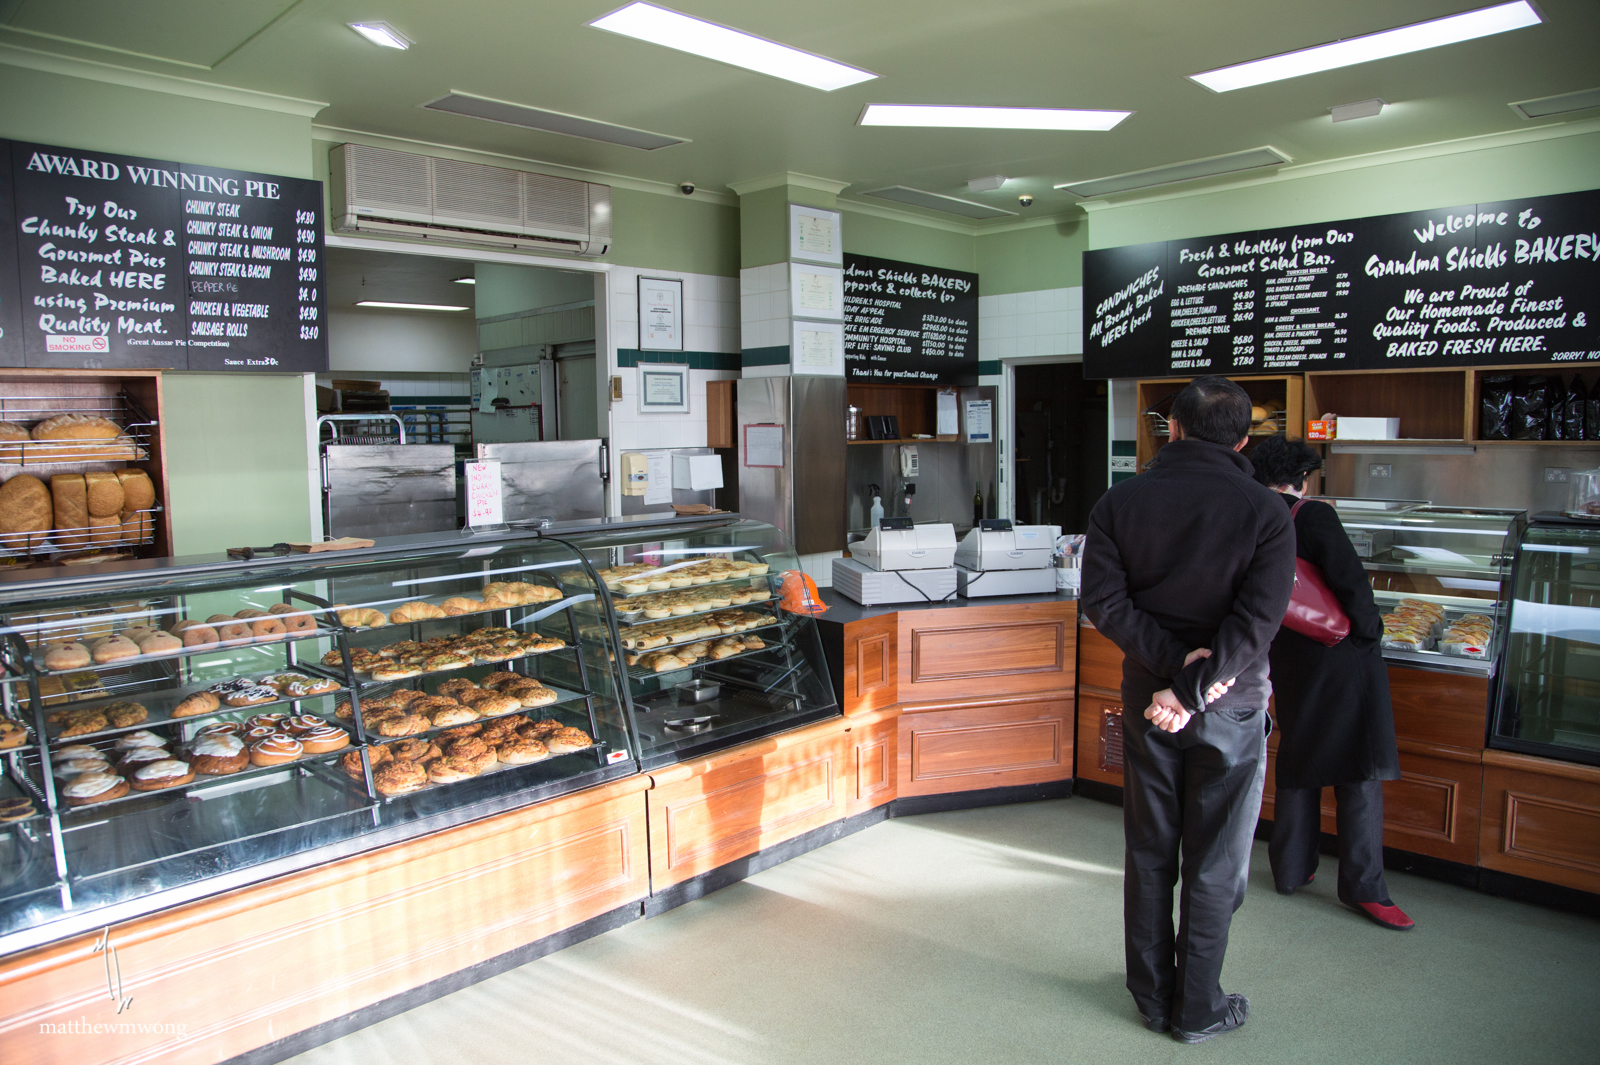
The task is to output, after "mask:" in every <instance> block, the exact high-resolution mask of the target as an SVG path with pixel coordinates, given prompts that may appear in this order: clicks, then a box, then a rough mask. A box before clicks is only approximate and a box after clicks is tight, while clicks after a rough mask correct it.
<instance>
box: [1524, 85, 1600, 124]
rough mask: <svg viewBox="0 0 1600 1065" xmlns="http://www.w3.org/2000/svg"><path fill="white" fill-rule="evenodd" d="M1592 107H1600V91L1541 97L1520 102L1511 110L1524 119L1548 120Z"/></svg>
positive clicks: (1592, 90)
mask: <svg viewBox="0 0 1600 1065" xmlns="http://www.w3.org/2000/svg"><path fill="white" fill-rule="evenodd" d="M1591 107H1600V89H1584V90H1582V91H1581V92H1564V93H1562V94H1561V95H1560V96H1541V97H1539V99H1537V100H1519V101H1517V102H1516V103H1514V104H1512V105H1511V110H1513V111H1515V112H1516V113H1517V114H1519V115H1521V116H1522V117H1523V118H1548V117H1549V116H1551V115H1564V114H1567V113H1568V112H1569V111H1587V110H1588V109H1589V108H1591Z"/></svg>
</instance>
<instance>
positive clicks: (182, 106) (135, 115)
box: [0, 66, 312, 178]
mask: <svg viewBox="0 0 1600 1065" xmlns="http://www.w3.org/2000/svg"><path fill="white" fill-rule="evenodd" d="M0 101H4V105H3V106H0V137H5V138H9V139H12V140H31V141H37V142H40V143H43V144H59V145H62V146H63V147H67V148H85V149H91V150H98V151H103V152H118V153H121V154H123V155H143V156H148V157H150V158H153V159H169V160H172V161H174V162H180V163H201V164H204V165H207V166H226V167H232V168H234V169H237V170H257V171H260V172H262V173H265V174H282V175H284V176H286V177H303V178H304V177H311V176H312V174H311V158H310V156H309V155H307V154H306V145H307V143H308V142H309V141H310V138H311V120H310V119H309V118H301V117H299V116H297V115H284V114H279V113H277V112H275V111H258V110H256V109H254V108H249V107H239V106H237V105H234V104H221V103H212V102H210V101H209V100H192V99H189V98H188V97H185V96H172V95H169V94H167V93H162V92H151V91H148V90H145V89H130V88H126V87H124V86H121V85H107V84H105V83H103V82H98V81H85V80H83V79H81V78H71V77H67V76H65V75H61V74H46V73H42V72H40V71H36V70H26V69H24V68H22V67H10V66H0Z"/></svg>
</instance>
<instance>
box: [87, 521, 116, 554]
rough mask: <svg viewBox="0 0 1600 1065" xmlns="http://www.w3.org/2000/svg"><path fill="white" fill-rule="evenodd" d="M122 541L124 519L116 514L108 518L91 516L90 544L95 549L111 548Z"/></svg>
mask: <svg viewBox="0 0 1600 1065" xmlns="http://www.w3.org/2000/svg"><path fill="white" fill-rule="evenodd" d="M121 541H122V518H120V517H119V516H117V515H116V514H113V515H111V516H110V517H108V518H100V517H96V516H95V515H93V514H91V515H89V543H91V544H93V545H94V546H95V547H110V546H112V545H114V544H118V543H120V542H121Z"/></svg>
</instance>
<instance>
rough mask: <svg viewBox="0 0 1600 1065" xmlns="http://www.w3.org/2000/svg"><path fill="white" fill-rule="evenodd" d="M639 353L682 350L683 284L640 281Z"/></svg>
mask: <svg viewBox="0 0 1600 1065" xmlns="http://www.w3.org/2000/svg"><path fill="white" fill-rule="evenodd" d="M639 350H640V351H682V350H683V281H682V280H681V279H678V278H661V277H641V278H639Z"/></svg>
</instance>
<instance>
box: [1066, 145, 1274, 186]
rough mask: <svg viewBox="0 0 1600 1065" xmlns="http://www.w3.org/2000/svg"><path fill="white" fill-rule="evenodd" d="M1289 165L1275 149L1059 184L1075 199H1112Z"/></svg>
mask: <svg viewBox="0 0 1600 1065" xmlns="http://www.w3.org/2000/svg"><path fill="white" fill-rule="evenodd" d="M1287 162H1289V157H1288V156H1287V155H1284V154H1283V153H1282V152H1280V151H1278V149H1276V148H1273V147H1270V146H1268V147H1264V148H1251V149H1249V150H1248V151H1243V152H1230V153H1229V154H1227V155H1214V156H1212V157H1210V158H1209V159H1193V160H1190V161H1189V162H1186V163H1174V164H1172V165H1171V166H1158V167H1154V168H1152V169H1150V170H1135V171H1134V172H1133V173H1131V174H1113V175H1112V176H1111V177H1103V178H1095V179H1093V180H1092V181H1069V182H1066V183H1065V184H1061V185H1057V186H1056V188H1058V189H1063V190H1065V191H1067V192H1070V193H1072V194H1073V195H1074V196H1082V197H1085V198H1087V197H1091V196H1110V195H1112V194H1113V193H1118V192H1131V191H1132V190H1134V189H1148V188H1154V187H1155V186H1157V185H1173V184H1176V183H1178V182H1180V181H1194V180H1195V179H1196V178H1207V177H1217V176H1219V175H1222V174H1236V173H1238V172H1240V171H1241V170H1255V169H1258V168H1260V167H1267V166H1282V165H1283V164H1284V163H1287Z"/></svg>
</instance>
